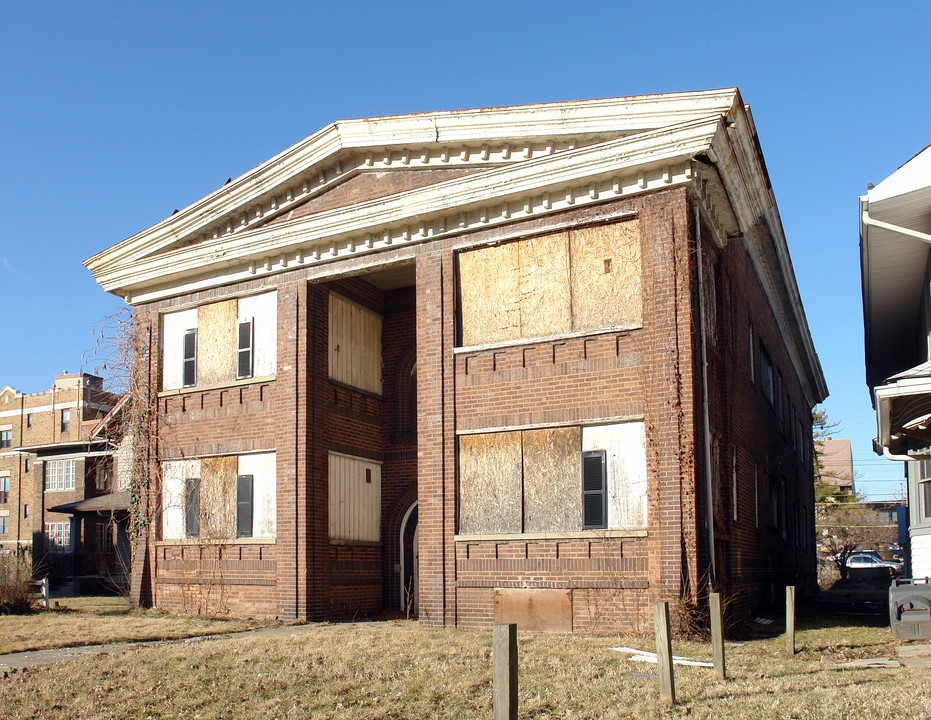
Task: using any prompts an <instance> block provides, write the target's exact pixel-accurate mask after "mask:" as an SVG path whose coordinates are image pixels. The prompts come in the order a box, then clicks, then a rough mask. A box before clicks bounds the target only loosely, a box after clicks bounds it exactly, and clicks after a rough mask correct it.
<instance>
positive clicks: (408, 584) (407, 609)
mask: <svg viewBox="0 0 931 720" xmlns="http://www.w3.org/2000/svg"><path fill="white" fill-rule="evenodd" d="M400 545H401V573H400V575H401V610H402V612H404V613H405V615H407V616H408V617H417V616H418V614H419V608H420V592H419V585H420V559H419V553H418V548H417V503H416V502H415V503H414V504H413V505H411V506H410V508H408V510H407V512H406V513H405V514H404V520H402V521H401V537H400Z"/></svg>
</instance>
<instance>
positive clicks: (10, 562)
mask: <svg viewBox="0 0 931 720" xmlns="http://www.w3.org/2000/svg"><path fill="white" fill-rule="evenodd" d="M31 580H32V567H31V565H30V563H28V562H27V561H26V558H25V557H24V556H22V555H18V554H15V553H0V615H13V614H22V613H28V612H30V611H31V610H32V601H31V600H30V599H29V583H30V581H31Z"/></svg>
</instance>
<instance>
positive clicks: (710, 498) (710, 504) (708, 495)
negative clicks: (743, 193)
mask: <svg viewBox="0 0 931 720" xmlns="http://www.w3.org/2000/svg"><path fill="white" fill-rule="evenodd" d="M692 212H693V214H694V217H695V247H696V254H697V256H698V315H699V327H700V328H701V404H702V425H703V432H702V435H703V436H704V454H705V463H704V464H705V505H706V515H707V517H706V521H707V523H708V556H709V559H710V564H709V567H710V569H711V578H710V580H711V584H712V585H714V583H715V581H716V580H717V567H716V562H715V548H714V492H713V488H712V474H711V421H710V419H709V410H708V351H707V348H706V342H707V341H706V337H707V328H706V327H705V288H704V285H703V278H704V271H703V267H702V250H701V222H700V218H699V214H698V208H697V207H694V208H692Z"/></svg>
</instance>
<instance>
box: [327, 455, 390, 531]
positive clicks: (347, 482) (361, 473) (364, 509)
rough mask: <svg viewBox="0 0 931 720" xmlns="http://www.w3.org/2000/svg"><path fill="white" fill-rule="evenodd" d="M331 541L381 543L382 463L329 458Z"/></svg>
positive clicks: (332, 456)
mask: <svg viewBox="0 0 931 720" xmlns="http://www.w3.org/2000/svg"><path fill="white" fill-rule="evenodd" d="M329 490H330V492H329V495H330V508H329V515H330V539H331V540H343V541H357V542H378V541H380V540H381V463H379V462H375V461H372V460H365V459H364V458H360V457H353V456H351V455H342V454H340V453H334V452H331V453H330V454H329Z"/></svg>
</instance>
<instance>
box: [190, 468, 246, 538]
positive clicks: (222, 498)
mask: <svg viewBox="0 0 931 720" xmlns="http://www.w3.org/2000/svg"><path fill="white" fill-rule="evenodd" d="M238 467H239V459H238V458H237V457H235V456H231V457H212V458H204V459H203V460H201V462H200V513H201V520H200V537H201V539H202V540H218V539H225V538H231V537H234V536H235V535H236V473H237V470H238Z"/></svg>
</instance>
